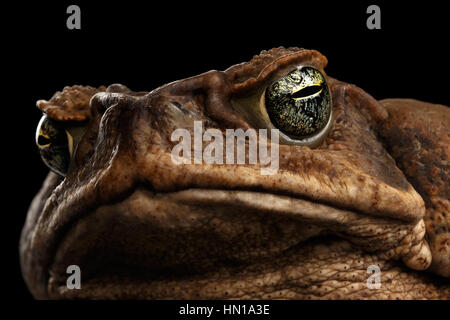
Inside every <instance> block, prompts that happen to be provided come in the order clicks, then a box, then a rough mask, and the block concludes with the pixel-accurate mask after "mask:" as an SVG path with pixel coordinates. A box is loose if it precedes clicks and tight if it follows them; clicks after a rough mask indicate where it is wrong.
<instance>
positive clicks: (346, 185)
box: [20, 48, 450, 299]
mask: <svg viewBox="0 0 450 320" xmlns="http://www.w3.org/2000/svg"><path fill="white" fill-rule="evenodd" d="M326 63H327V61H326V58H325V57H324V56H322V55H321V54H320V53H318V52H317V51H314V50H304V49H297V48H289V49H284V48H277V49H272V50H270V51H263V52H262V53H261V54H260V55H259V56H255V57H254V58H253V59H252V60H251V61H250V62H248V63H243V64H240V65H236V66H233V67H231V68H229V69H227V70H226V71H224V72H219V71H211V72H208V73H205V74H202V75H199V76H196V77H193V78H189V79H185V80H182V81H178V82H174V83H171V84H168V85H166V86H163V87H161V88H158V89H156V90H154V91H152V92H149V93H134V92H132V91H130V90H129V89H128V88H126V87H124V86H121V85H113V86H110V87H109V88H108V89H106V92H100V93H97V94H95V95H93V96H92V98H90V97H88V95H87V96H86V97H85V98H86V100H84V101H82V102H80V103H81V104H78V105H77V104H72V105H71V104H70V103H66V104H64V102H62V101H59V100H58V103H59V104H60V105H61V111H60V112H54V113H52V114H49V116H53V115H54V116H55V117H54V118H55V119H56V120H59V121H65V120H66V118H64V117H63V116H61V117H59V118H58V116H57V115H59V114H66V113H67V114H75V115H76V114H77V113H80V114H82V115H84V116H85V117H86V119H87V120H89V122H88V128H87V131H86V134H85V135H84V137H83V139H82V140H81V142H80V144H79V145H78V148H77V151H76V153H75V156H74V159H73V161H72V164H71V166H70V168H69V172H68V174H67V176H66V177H65V179H64V180H62V179H61V178H59V177H57V176H56V175H55V174H53V173H50V174H49V176H48V177H47V180H46V182H45V183H44V186H43V188H42V190H41V191H40V192H39V194H38V195H37V196H36V197H35V199H34V200H33V203H32V205H31V207H30V210H29V212H28V217H27V221H26V224H25V227H24V229H23V232H22V238H21V244H20V254H21V263H22V272H23V275H24V278H25V280H26V282H27V284H28V286H29V288H30V290H31V292H32V293H33V295H34V296H35V297H36V298H40V299H45V298H52V299H53V298H91V299H102V298H108V299H109V298H110V299H130V298H137V299H170V298H200V299H210V298H214V299H216V298H265V299H274V298H277V299H290V298H292V299H422V298H427V299H448V298H449V296H450V292H449V285H448V281H447V280H448V279H447V278H446V277H448V274H446V273H445V272H446V271H448V257H449V255H448V250H447V251H446V250H445V248H447V249H448V217H449V206H448V162H447V159H448V140H442V139H443V138H445V137H444V136H443V135H445V134H447V138H448V130H447V132H446V129H445V128H448V122H443V125H441V126H440V128H441V131H439V130H438V131H433V129H431V131H430V132H435V133H436V135H433V134H429V133H430V132H428V131H423V134H424V136H423V137H424V138H426V139H430V141H431V142H428V143H429V144H428V145H426V144H425V143H424V141H425V140H424V139H423V138H420V139H419V140H420V142H421V143H422V145H423V148H422V151H421V153H420V155H422V156H420V155H415V154H414V152H413V151H411V150H414V148H415V143H416V141H417V140H414V139H415V138H413V137H412V136H411V135H409V132H410V131H408V130H406V129H407V128H408V127H410V128H413V129H414V130H416V132H418V130H419V129H420V128H425V126H434V127H438V126H437V125H434V122H435V121H441V120H442V118H441V117H440V116H439V115H442V117H445V119H448V115H449V111H448V109H446V108H443V107H435V106H432V105H426V107H423V108H422V109H423V110H422V109H421V110H422V111H421V112H435V113H436V117H431V118H429V119H427V120H424V121H425V122H426V125H425V124H424V123H425V122H421V120H420V118H419V119H417V118H416V119H414V121H413V120H408V119H406V118H405V117H404V116H402V112H406V111H401V110H410V109H411V108H412V106H411V104H410V103H408V102H407V101H404V100H402V101H400V102H399V103H397V104H396V106H397V107H394V108H390V107H388V105H387V102H386V101H384V102H383V103H382V104H380V103H379V102H377V101H376V100H375V99H373V98H372V97H371V96H370V95H368V94H367V93H365V92H364V91H363V90H361V89H359V88H357V87H355V86H353V85H349V84H346V83H343V82H340V81H338V80H335V79H332V78H330V77H328V83H329V86H330V90H331V93H332V98H333V114H334V119H333V127H332V129H331V131H330V132H329V134H328V136H327V138H326V139H325V140H324V141H323V143H322V144H321V145H320V146H319V147H317V148H315V149H311V148H308V147H300V146H294V145H284V144H281V145H280V146H279V148H280V149H279V153H280V159H279V162H280V163H279V170H278V172H277V173H275V174H274V175H261V172H260V167H259V165H238V164H236V165H216V164H213V165H206V164H202V165H194V164H182V165H176V164H174V163H173V162H172V160H171V156H170V155H171V151H172V148H173V146H174V145H175V144H176V143H177V142H172V141H171V139H170V137H171V134H172V132H173V131H174V130H175V129H177V128H185V129H187V130H189V131H190V132H191V134H192V135H193V121H194V120H202V121H203V124H204V127H205V128H217V129H219V130H221V131H222V132H225V129H226V128H252V127H254V124H253V122H252V120H251V119H252V118H251V117H248V113H247V114H246V115H245V114H241V113H240V112H239V110H241V109H239V108H238V109H236V108H234V106H239V105H242V104H243V103H244V102H245V101H256V100H257V99H253V100H252V99H251V98H252V96H254V95H258V94H260V92H261V91H263V89H264V88H265V86H267V85H268V84H269V83H270V82H271V81H273V80H274V79H275V78H276V77H277V76H279V75H280V74H282V72H285V71H286V70H288V69H289V68H292V67H294V66H296V65H304V64H308V65H312V66H315V67H316V68H318V69H320V70H322V71H323V68H324V67H325V65H326ZM78 88H80V87H78ZM89 90H91V89H89ZM68 92H70V88H69V89H67V91H66V93H68ZM93 94H94V92H93ZM88 98H90V103H87V100H88ZM249 98H250V99H249ZM256 98H257V96H256ZM67 99H68V100H70V101H74V100H73V99H72V98H71V97H70V94H68V95H67ZM50 101H52V100H50ZM54 101H56V100H55V99H53V102H54ZM53 105H54V103H53ZM80 105H83V106H84V107H80ZM87 106H89V107H87ZM77 108H78V109H77ZM87 108H88V109H87ZM56 109H58V108H56ZM397 109H398V110H400V111H398V113H396V112H397ZM418 109H420V108H419V107H418ZM74 110H75V111H74ZM77 110H78V111H77ZM405 119H406V120H405ZM421 119H422V120H423V119H425V117H423V118H421ZM445 121H447V120H445ZM402 123H403V127H402V126H400V125H399V124H402ZM398 127H399V128H403V129H400V130H397V131H395V130H396V128H398ZM402 130H403V131H402ZM394 131H395V134H396V135H397V136H395V137H394ZM442 132H443V133H442ZM382 138H384V139H383V141H384V143H385V144H386V147H385V145H384V144H383V143H382ZM436 139H440V140H442V141H436ZM397 141H398V142H399V143H400V142H401V146H397V144H396V142H397ZM427 141H428V140H427ZM206 144H207V143H205V144H204V147H205V146H206ZM396 148H397V149H396ZM442 150H444V151H442ZM388 151H389V152H392V155H393V156H394V157H395V158H397V159H398V160H397V161H398V163H399V164H398V165H399V167H400V168H401V169H403V170H405V173H406V175H407V177H409V178H410V179H411V177H416V180H414V179H411V180H410V182H411V183H412V184H413V186H414V187H413V186H411V184H410V182H409V181H408V180H407V178H406V177H405V175H404V173H403V172H402V171H401V170H400V169H399V168H398V167H397V165H396V162H395V161H394V159H393V158H392V157H391V155H390V154H389V152H388ZM409 151H411V152H410V155H409V156H408V155H406V156H405V153H407V152H409ZM444 155H445V156H444ZM418 156H420V161H421V163H422V164H423V165H424V166H425V167H426V168H427V169H424V170H421V169H420V168H416V167H414V168H410V167H409V166H410V165H409V163H411V159H413V160H414V159H416V158H414V157H418ZM439 157H440V158H439ZM439 159H440V160H439ZM438 160H439V161H441V162H439V161H438ZM438 162H439V163H438ZM414 170H415V171H414ZM416 173H417V174H416ZM429 177H433V178H429ZM415 188H416V189H415ZM416 190H417V191H418V192H419V193H421V195H422V196H423V197H424V198H425V203H424V201H423V199H422V197H421V196H420V195H419V193H418V192H417V191H416ZM425 205H426V208H425ZM425 209H426V210H425ZM438 216H439V218H436V217H438ZM424 218H425V222H424ZM446 219H447V220H446ZM438 220H439V221H438ZM425 223H426V225H425ZM425 231H426V232H427V235H426V238H425ZM442 234H444V236H442ZM445 235H447V236H446V238H445ZM442 239H444V240H445V239H447V240H445V241H447V242H445V241H444V242H442ZM442 243H443V244H444V245H442ZM445 245H447V247H445ZM430 247H431V250H430ZM442 248H444V250H442ZM72 264H76V265H79V266H80V267H81V270H82V288H81V289H80V290H68V289H67V287H66V277H67V274H66V268H67V266H68V265H72ZM371 265H377V266H378V267H379V268H380V269H381V271H382V272H381V279H380V280H381V287H380V288H379V289H370V288H369V287H368V285H367V279H368V278H369V276H370V274H368V273H367V268H368V267H369V266H371ZM430 265H431V270H432V271H433V272H435V273H437V274H439V275H440V276H436V275H433V274H431V273H429V272H427V271H425V270H427V269H429V267H430Z"/></svg>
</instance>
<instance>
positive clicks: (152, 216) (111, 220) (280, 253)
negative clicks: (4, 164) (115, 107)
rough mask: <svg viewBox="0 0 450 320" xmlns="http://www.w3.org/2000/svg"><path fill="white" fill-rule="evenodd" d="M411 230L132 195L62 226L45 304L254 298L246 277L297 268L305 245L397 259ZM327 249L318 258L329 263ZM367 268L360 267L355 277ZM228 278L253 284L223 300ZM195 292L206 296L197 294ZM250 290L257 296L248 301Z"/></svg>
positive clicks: (271, 206) (237, 203) (242, 203)
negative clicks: (73, 277)
mask: <svg viewBox="0 0 450 320" xmlns="http://www.w3.org/2000/svg"><path fill="white" fill-rule="evenodd" d="M421 228H423V223H420V222H419V223H417V222H415V223H411V222H405V221H401V220H397V219H392V218H382V217H373V216H370V215H365V214H361V213H357V212H355V211H350V210H344V209H339V208H335V207H333V206H330V205H327V204H321V203H316V202H311V201H309V200H304V199H298V198H292V197H289V196H285V195H276V194H269V193H266V192H258V191H238V190H235V191H230V190H207V189H187V190H183V191H178V192H171V193H154V192H151V191H149V190H148V189H146V188H144V187H137V188H136V189H134V191H133V192H132V193H131V194H129V195H128V196H127V197H126V198H125V199H124V200H122V201H120V202H118V203H114V204H109V205H101V206H99V207H97V208H95V209H93V210H90V211H87V212H86V213H85V214H82V215H80V218H77V219H74V221H73V222H71V223H70V224H69V225H68V226H67V227H66V232H65V234H64V235H63V236H62V237H61V238H60V239H61V240H60V241H59V242H58V243H57V244H56V250H55V254H54V255H53V256H52V259H51V263H49V270H50V271H49V278H48V287H47V291H48V292H47V294H48V296H49V297H55V298H56V297H58V298H59V297H70V298H167V297H172V298H173V297H176V298H189V297H190V298H192V297H197V298H224V297H251V296H253V297H254V296H256V297H260V298H261V297H263V293H264V290H262V288H264V285H263V286H262V287H259V288H256V289H255V288H252V286H253V285H254V281H259V280H255V279H257V278H258V277H260V276H261V274H265V273H267V272H269V273H272V272H275V271H276V270H278V271H279V272H283V270H286V268H289V266H290V265H291V264H292V262H293V261H295V262H296V263H297V264H298V263H299V262H301V260H302V259H304V257H303V258H302V253H301V252H300V251H301V250H305V249H304V245H305V244H306V248H309V247H308V246H310V242H311V241H317V240H314V239H322V240H323V236H325V237H331V239H334V240H335V241H334V240H333V243H335V242H336V241H337V242H336V243H338V245H339V248H341V249H342V245H343V247H344V251H345V250H353V251H354V250H356V249H355V248H358V250H359V248H363V249H367V250H368V251H371V252H373V253H377V254H380V253H382V254H381V256H383V254H384V255H385V256H386V257H394V258H405V257H404V256H403V257H402V256H401V255H399V254H398V247H399V244H400V243H402V239H404V238H405V237H406V236H407V235H408V234H410V235H411V234H414V232H418V233H420V232H421V231H420V230H419V229H421ZM393 234H395V236H393ZM335 236H337V237H339V238H340V239H336V238H335ZM422 236H423V234H422ZM419 238H420V236H419ZM311 239H313V240H311ZM342 239H345V241H343V240H342ZM322 240H319V241H322ZM326 241H329V240H326ZM322 243H323V242H322ZM333 243H332V244H331V245H329V246H327V248H328V249H327V250H331V251H328V253H327V254H328V255H329V256H330V257H334V258H333V259H334V260H336V259H335V258H336V257H335V256H334V255H335V254H336V253H335V252H334V253H333V249H332V248H333V245H335V244H333ZM342 243H343V244H342ZM341 244H342V245H341ZM352 246H354V248H353V249H351V248H350V247H352ZM330 248H331V249H330ZM299 250H300V251H299ZM307 250H309V249H307ZM396 255H397V256H396ZM408 259H410V257H408ZM274 261H277V263H275V264H274ZM361 261H363V260H361ZM370 261H372V260H370V259H369V260H368V261H363V263H362V265H361V268H362V269H361V270H362V271H363V272H365V270H366V268H367V267H368V265H369V264H370V263H369V262H370ZM335 262H336V261H335ZM366 262H367V263H366ZM365 263H366V264H367V266H366V265H365ZM70 265H78V266H79V267H80V269H81V272H82V277H81V286H82V289H81V290H69V289H68V288H67V286H66V281H67V277H68V274H67V273H66V270H67V267H68V266H70ZM310 267H312V268H314V267H313V266H310ZM324 267H326V266H324ZM319 269H320V268H319ZM252 270H253V271H252ZM309 271H310V272H311V270H309ZM316 271H317V272H320V270H316ZM258 274H259V276H258ZM234 275H236V276H237V277H238V278H239V279H241V280H242V281H244V280H245V279H247V280H245V281H244V284H242V285H243V286H244V287H246V284H245V283H247V284H248V283H253V284H252V285H249V286H247V287H246V288H247V289H243V288H241V289H242V290H241V289H239V290H237V289H236V288H235V289H236V290H237V291H236V292H234V293H232V292H231V291H230V288H229V287H226V288H225V287H223V286H222V284H223V283H224V281H225V282H227V281H230V279H228V280H226V279H227V277H228V278H233V276H234ZM365 278H367V276H365ZM243 279H244V280H243ZM246 281H247V282H246ZM283 281H284V282H283ZM283 281H282V283H279V284H277V285H275V284H274V285H275V287H277V286H278V289H277V292H278V291H279V290H282V287H283V283H284V286H286V285H287V284H286V283H285V282H286V281H288V279H284V280H283ZM305 281H306V280H305ZM311 281H312V280H311ZM235 282H236V279H233V283H235ZM312 282H314V281H312ZM194 284H195V285H194ZM213 284H215V287H214V288H213V289H211V285H213ZM183 286H184V289H183ZM205 288H209V289H208V290H212V291H211V292H210V291H208V293H205V290H207V289H205ZM224 288H225V289H224ZM174 290H175V291H174ZM177 290H178V291H177ZM255 290H256V291H260V290H262V291H261V292H256V294H255ZM269 291H270V290H269ZM280 292H283V291H280ZM250 293H253V294H250ZM266 293H267V292H266ZM274 297H275V296H274Z"/></svg>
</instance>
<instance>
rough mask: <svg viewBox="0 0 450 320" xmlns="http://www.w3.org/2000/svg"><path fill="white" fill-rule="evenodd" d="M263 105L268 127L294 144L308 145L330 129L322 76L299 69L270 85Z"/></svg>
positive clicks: (328, 102)
mask: <svg viewBox="0 0 450 320" xmlns="http://www.w3.org/2000/svg"><path fill="white" fill-rule="evenodd" d="M264 105H265V109H266V111H267V115H268V116H269V118H270V121H271V122H272V124H273V125H274V126H275V127H276V128H278V129H279V130H280V131H281V132H282V133H284V134H286V135H287V136H288V137H289V138H290V139H292V140H293V141H294V143H295V142H297V141H299V142H301V141H307V142H308V143H306V142H305V143H300V144H307V145H309V144H310V142H314V141H315V137H316V136H322V137H323V136H324V132H325V131H327V129H328V127H329V126H330V125H331V121H330V118H331V96H330V91H329V89H328V85H327V83H326V80H325V77H324V76H323V74H322V73H321V72H320V71H319V70H317V69H316V68H313V67H310V66H301V67H298V68H296V69H295V70H293V71H291V72H289V73H288V74H286V75H285V76H283V77H282V78H280V79H278V80H277V81H275V82H273V83H272V84H271V85H270V86H269V87H268V88H267V89H266V91H265V96H264Z"/></svg>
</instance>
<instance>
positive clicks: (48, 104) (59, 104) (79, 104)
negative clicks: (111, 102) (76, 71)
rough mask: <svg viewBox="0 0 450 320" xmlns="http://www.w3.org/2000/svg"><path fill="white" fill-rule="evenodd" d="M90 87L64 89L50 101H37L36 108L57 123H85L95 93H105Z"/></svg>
mask: <svg viewBox="0 0 450 320" xmlns="http://www.w3.org/2000/svg"><path fill="white" fill-rule="evenodd" d="M105 89H106V87H104V86H100V87H99V88H98V89H97V88H93V87H90V86H86V87H85V86H72V87H65V88H64V89H63V91H58V92H56V93H55V94H54V95H53V97H51V99H50V100H48V101H47V100H39V101H38V102H37V103H36V105H37V107H38V108H39V109H40V110H41V111H42V112H44V113H45V114H47V115H48V116H49V117H50V118H52V119H54V120H58V121H85V120H87V119H89V118H90V115H91V109H90V107H89V102H90V100H91V97H92V96H93V95H94V94H96V93H97V92H101V91H105Z"/></svg>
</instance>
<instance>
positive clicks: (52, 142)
mask: <svg viewBox="0 0 450 320" xmlns="http://www.w3.org/2000/svg"><path fill="white" fill-rule="evenodd" d="M36 144H37V146H38V148H39V152H40V154H41V158H42V161H44V163H45V164H46V165H47V166H48V167H49V168H50V169H51V170H53V171H54V172H56V173H57V174H59V175H62V176H64V175H65V174H66V172H67V169H68V167H69V162H70V157H71V154H72V151H73V150H72V148H73V141H72V137H71V135H70V134H69V132H68V131H67V130H65V129H64V128H63V127H62V126H61V125H60V124H59V123H57V122H56V121H55V120H52V119H50V118H49V117H47V116H46V115H44V116H43V117H42V118H41V120H40V121H39V124H38V127H37V130H36Z"/></svg>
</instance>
